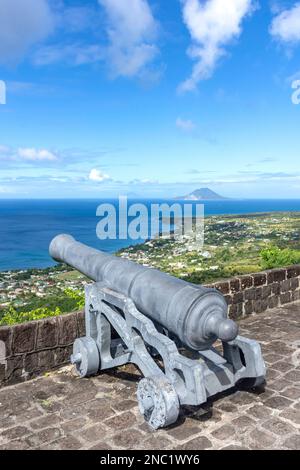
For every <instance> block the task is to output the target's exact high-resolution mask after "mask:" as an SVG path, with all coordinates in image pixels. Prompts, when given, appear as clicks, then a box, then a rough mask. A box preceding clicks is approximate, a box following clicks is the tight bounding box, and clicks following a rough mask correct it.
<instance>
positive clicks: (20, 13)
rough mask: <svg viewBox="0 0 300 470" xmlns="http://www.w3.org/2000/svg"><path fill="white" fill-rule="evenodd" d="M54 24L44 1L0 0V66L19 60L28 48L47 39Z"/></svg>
mask: <svg viewBox="0 0 300 470" xmlns="http://www.w3.org/2000/svg"><path fill="white" fill-rule="evenodd" d="M54 23H55V18H54V14H53V13H52V11H51V9H50V7H49V4H48V1H47V0H26V1H24V0H1V2H0V64H7V63H14V62H16V61H19V60H20V59H22V57H23V55H24V54H25V53H26V52H27V50H28V49H29V48H30V47H31V46H33V45H34V44H36V43H38V42H40V41H42V40H43V39H45V38H46V37H47V36H49V34H50V33H51V32H52V31H53V28H54Z"/></svg>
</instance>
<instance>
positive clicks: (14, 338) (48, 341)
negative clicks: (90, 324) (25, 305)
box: [0, 312, 85, 386]
mask: <svg viewBox="0 0 300 470" xmlns="http://www.w3.org/2000/svg"><path fill="white" fill-rule="evenodd" d="M84 334H85V325H84V313H83V312H74V313H69V314H66V315H61V316H59V317H51V318H46V319H43V320H38V321H31V322H28V323H22V324H20V325H14V326H2V327H0V386H1V385H11V384H13V383H16V382H23V381H25V380H29V379H31V378H34V377H36V376H38V375H40V374H42V373H43V372H46V371H49V370H51V369H54V368H56V367H59V366H62V365H64V364H66V363H68V362H69V360H70V354H71V351H72V345H73V342H74V340H75V339H76V338H78V337H80V336H84Z"/></svg>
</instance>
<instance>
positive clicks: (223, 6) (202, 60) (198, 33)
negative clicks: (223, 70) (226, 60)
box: [179, 0, 255, 91]
mask: <svg viewBox="0 0 300 470" xmlns="http://www.w3.org/2000/svg"><path fill="white" fill-rule="evenodd" d="M181 3H182V7H183V19H184V23H185V24H186V26H187V28H188V30H189V32H190V35H191V38H192V45H191V46H190V47H189V49H188V55H189V56H190V57H191V58H192V59H193V60H195V61H196V64H195V66H194V68H193V72H192V75H191V76H190V78H188V79H187V80H186V81H185V82H183V83H182V84H181V85H180V87H179V90H180V91H191V90H194V89H195V88H196V87H197V84H198V82H199V81H201V80H205V79H207V78H209V77H211V75H212V74H213V72H214V70H215V68H216V66H217V64H218V61H219V59H220V58H221V57H222V56H224V55H225V53H226V50H225V47H226V46H227V45H228V44H230V43H231V42H232V40H234V39H236V38H238V37H239V36H240V34H241V32H242V21H243V19H244V18H245V17H246V16H247V15H249V14H250V13H251V12H252V11H253V9H254V6H255V5H254V0H230V1H228V0H206V1H205V2H203V1H201V0H181Z"/></svg>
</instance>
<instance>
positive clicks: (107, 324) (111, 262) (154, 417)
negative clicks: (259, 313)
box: [50, 235, 266, 429]
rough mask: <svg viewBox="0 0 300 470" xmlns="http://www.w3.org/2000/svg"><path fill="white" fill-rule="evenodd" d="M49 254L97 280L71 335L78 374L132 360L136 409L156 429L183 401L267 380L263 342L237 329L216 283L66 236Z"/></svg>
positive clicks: (194, 403) (172, 419)
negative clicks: (79, 330) (79, 333)
mask: <svg viewBox="0 0 300 470" xmlns="http://www.w3.org/2000/svg"><path fill="white" fill-rule="evenodd" d="M50 254H51V256H52V257H53V259H54V260H56V261H58V262H64V263H66V264H68V265H69V266H72V267H73V268H75V269H77V270H78V271H80V272H81V273H83V274H85V275H86V276H87V277H88V278H90V279H91V280H92V281H94V282H93V283H91V284H88V285H87V286H86V288H85V323H86V336H85V337H83V338H78V339H76V340H75V343H74V346H73V354H72V356H71V362H72V363H73V364H74V366H75V368H76V371H77V373H78V374H79V375H80V377H88V376H91V375H95V374H97V373H99V372H100V371H103V370H107V369H110V368H113V367H117V366H121V365H124V364H127V363H133V364H135V365H136V366H137V367H138V368H139V369H140V371H141V372H142V374H143V378H142V379H141V380H140V381H139V383H138V387H137V397H138V404H139V409H140V412H141V413H142V415H143V416H144V418H145V420H146V421H147V422H148V424H149V425H150V426H151V427H152V428H153V429H158V428H161V427H166V426H169V425H171V424H173V423H175V422H176V421H177V419H178V416H179V412H180V406H181V405H191V406H199V405H201V404H203V403H205V402H206V401H207V399H208V398H209V397H211V396H213V395H216V394H218V393H220V392H224V391H225V390H228V389H230V388H232V387H234V386H236V385H240V384H243V385H244V386H246V387H248V388H254V387H259V386H261V385H262V384H263V383H264V381H265V374H266V369H265V364H264V361H263V358H262V354H261V348H260V345H259V344H258V343H257V342H256V341H254V340H251V339H248V338H244V337H242V336H239V335H238V326H237V324H236V323H235V322H234V321H232V320H230V319H229V318H228V317H227V310H228V307H227V303H226V301H225V299H224V296H223V295H222V294H221V293H220V292H219V291H218V290H216V289H212V288H207V287H202V286H199V285H196V284H191V283H188V282H186V281H183V280H180V279H177V278H175V277H172V276H170V275H168V274H166V273H163V272H161V271H159V270H156V269H153V268H149V267H145V266H142V265H139V264H136V263H134V262H132V261H129V260H126V259H122V258H118V257H116V256H114V255H110V254H107V253H104V252H101V251H98V250H96V249H93V248H90V247H88V246H86V245H84V244H82V243H79V242H77V241H76V240H75V239H74V238H73V237H71V236H70V235H58V236H57V237H55V238H54V239H53V240H52V242H51V244H50ZM216 342H218V345H219V346H221V348H218V349H217V348H216V344H215V343H216ZM220 349H221V351H220Z"/></svg>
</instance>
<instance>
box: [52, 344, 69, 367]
mask: <svg viewBox="0 0 300 470" xmlns="http://www.w3.org/2000/svg"><path fill="white" fill-rule="evenodd" d="M71 354H72V346H65V347H61V348H57V349H56V350H55V365H57V366H59V365H62V364H67V363H69V362H70V356H71Z"/></svg>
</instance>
